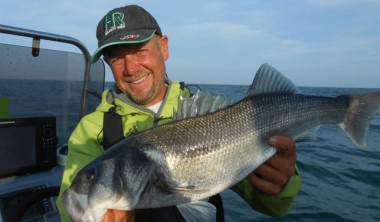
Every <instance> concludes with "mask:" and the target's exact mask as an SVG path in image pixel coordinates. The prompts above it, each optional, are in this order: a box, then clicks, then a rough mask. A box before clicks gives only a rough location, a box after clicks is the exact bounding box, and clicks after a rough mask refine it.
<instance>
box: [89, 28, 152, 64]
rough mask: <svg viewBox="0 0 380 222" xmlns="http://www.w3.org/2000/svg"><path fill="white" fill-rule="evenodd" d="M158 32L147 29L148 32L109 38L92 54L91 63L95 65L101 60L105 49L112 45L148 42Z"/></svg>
mask: <svg viewBox="0 0 380 222" xmlns="http://www.w3.org/2000/svg"><path fill="white" fill-rule="evenodd" d="M155 33H156V30H152V29H147V30H139V31H138V32H136V31H134V32H126V33H125V32H124V33H120V34H117V35H114V36H112V37H111V38H108V39H107V40H106V41H104V42H103V44H102V45H101V46H100V47H99V48H98V49H97V50H96V51H95V52H94V53H93V54H92V56H91V63H95V62H96V61H98V60H99V58H100V56H101V55H102V51H103V49H105V48H107V47H109V46H112V45H122V44H135V43H142V42H146V41H148V40H149V39H151V38H152V37H153V36H154V34H155Z"/></svg>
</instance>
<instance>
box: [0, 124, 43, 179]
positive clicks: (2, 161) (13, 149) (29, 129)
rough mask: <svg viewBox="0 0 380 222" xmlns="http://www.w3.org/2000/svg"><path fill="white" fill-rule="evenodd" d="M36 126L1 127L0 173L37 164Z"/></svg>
mask: <svg viewBox="0 0 380 222" xmlns="http://www.w3.org/2000/svg"><path fill="white" fill-rule="evenodd" d="M35 136H36V128H35V127H34V126H15V127H7V128H1V127H0V175H3V174H8V173H10V172H13V171H15V170H18V169H20V168H25V167H28V166H33V165H35V164H36V147H35V146H36V138H35Z"/></svg>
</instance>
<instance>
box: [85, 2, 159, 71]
mask: <svg viewBox="0 0 380 222" xmlns="http://www.w3.org/2000/svg"><path fill="white" fill-rule="evenodd" d="M154 34H157V35H159V36H162V32H161V28H160V26H159V25H158V23H157V21H156V19H154V17H153V16H152V15H151V14H150V13H149V12H147V11H146V10H145V9H144V8H142V7H140V6H138V5H127V6H124V7H120V8H115V9H112V10H111V11H109V12H108V13H107V14H106V15H105V16H104V17H103V18H102V20H100V22H99V24H98V27H97V29H96V37H97V38H98V49H97V50H96V51H95V52H94V54H93V55H92V57H91V63H95V62H96V61H98V59H99V58H100V56H101V55H102V53H103V52H102V51H103V49H104V48H107V47H108V46H112V45H119V44H133V43H142V42H146V41H148V40H149V39H151V38H152V37H153V36H154Z"/></svg>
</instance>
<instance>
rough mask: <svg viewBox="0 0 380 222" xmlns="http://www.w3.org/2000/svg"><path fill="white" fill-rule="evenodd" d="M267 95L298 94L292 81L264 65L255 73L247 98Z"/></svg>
mask: <svg viewBox="0 0 380 222" xmlns="http://www.w3.org/2000/svg"><path fill="white" fill-rule="evenodd" d="M267 93H291V94H297V93H300V91H299V90H298V88H297V87H296V86H295V85H294V83H293V82H292V81H290V80H289V79H288V78H286V77H285V76H284V75H283V74H282V73H280V72H279V71H278V70H276V69H275V68H273V67H272V66H270V65H269V64H267V63H264V64H262V65H261V66H260V68H259V69H258V70H257V72H256V76H255V78H254V79H253V82H252V84H251V86H250V87H249V89H248V96H250V95H259V94H267Z"/></svg>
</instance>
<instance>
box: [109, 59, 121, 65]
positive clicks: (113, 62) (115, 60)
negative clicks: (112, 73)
mask: <svg viewBox="0 0 380 222" xmlns="http://www.w3.org/2000/svg"><path fill="white" fill-rule="evenodd" d="M122 62H123V57H116V58H112V59H111V64H112V65H119V64H121V63H122Z"/></svg>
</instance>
